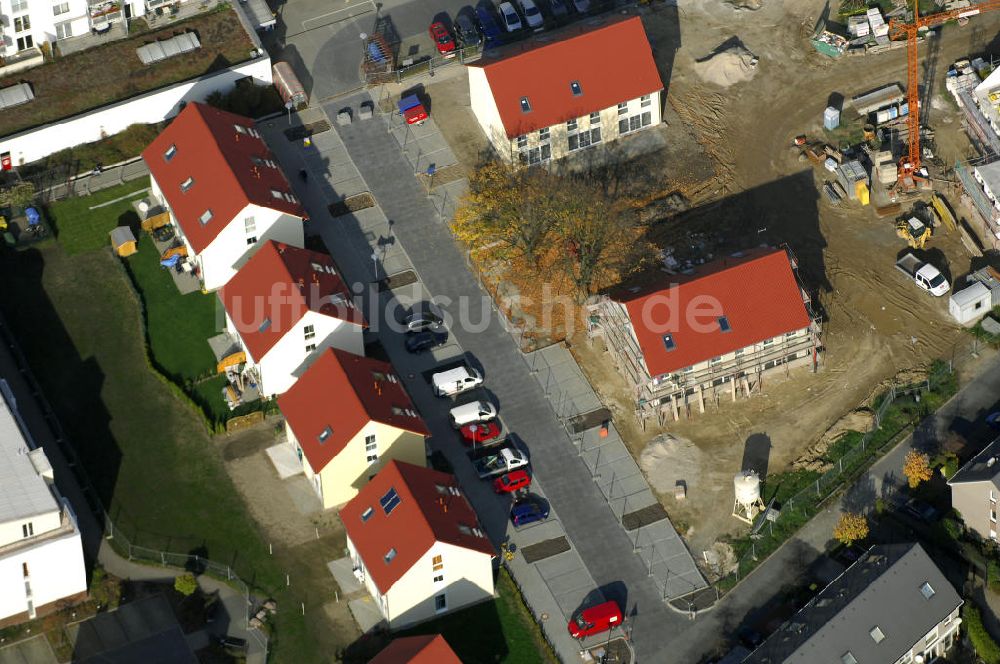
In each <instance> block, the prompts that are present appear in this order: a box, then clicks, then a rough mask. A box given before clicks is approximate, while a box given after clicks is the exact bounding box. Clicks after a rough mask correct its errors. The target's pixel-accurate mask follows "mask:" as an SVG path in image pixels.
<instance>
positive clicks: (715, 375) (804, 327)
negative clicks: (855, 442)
mask: <svg viewBox="0 0 1000 664" xmlns="http://www.w3.org/2000/svg"><path fill="white" fill-rule="evenodd" d="M809 304H810V299H809V296H808V294H807V293H806V291H805V290H804V289H803V288H802V286H801V285H800V284H799V281H798V278H797V276H796V264H795V262H794V260H793V258H792V257H790V256H789V254H788V253H787V252H786V251H785V250H784V249H765V248H760V249H754V250H751V251H747V252H741V253H735V254H732V255H730V256H727V257H726V258H723V259H720V260H716V261H713V262H711V263H706V264H705V265H702V266H700V267H698V268H696V269H695V270H694V272H693V273H691V274H687V275H674V276H671V277H669V278H663V279H658V280H657V283H655V284H652V285H650V286H647V287H639V286H637V287H634V288H626V289H622V290H621V291H620V292H617V293H614V294H611V295H609V296H606V297H604V298H602V300H601V301H600V302H599V303H598V304H597V305H595V306H594V308H593V310H594V313H596V314H597V317H596V319H591V320H592V323H591V324H592V329H591V333H592V334H598V335H603V336H604V339H605V341H606V343H607V347H608V350H609V351H610V352H611V356H612V358H613V359H614V362H615V364H616V366H617V367H618V370H619V371H620V372H621V373H622V375H623V376H624V377H625V378H626V380H627V381H628V384H629V386H630V387H631V388H632V390H633V396H634V398H635V400H636V412H637V414H638V415H639V417H640V418H642V417H645V416H648V415H651V414H655V415H656V416H657V418H658V419H659V420H660V421H663V420H664V419H665V418H666V419H679V418H680V417H681V415H682V414H685V415H688V414H690V412H691V406H692V405H694V406H696V407H697V408H698V409H699V411H700V412H705V400H706V399H714V400H716V401H717V402H719V403H721V402H722V399H721V397H723V396H725V397H728V398H731V399H732V400H733V401H735V400H736V398H737V395H738V394H743V395H749V394H750V393H752V392H753V391H754V390H755V389H758V388H759V386H760V384H761V381H762V380H763V378H764V376H765V375H767V374H769V373H774V372H777V371H787V370H788V369H790V368H792V367H794V366H798V365H803V364H809V365H811V366H814V365H815V364H816V363H817V361H818V351H819V348H820V340H819V333H820V328H819V320H818V318H816V317H815V316H814V315H813V313H812V312H811V311H810V307H809Z"/></svg>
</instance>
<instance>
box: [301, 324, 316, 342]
mask: <svg viewBox="0 0 1000 664" xmlns="http://www.w3.org/2000/svg"><path fill="white" fill-rule="evenodd" d="M302 334H303V335H304V336H305V338H306V341H309V340H310V339H312V338H313V337H315V336H316V326H315V325H306V326H305V327H304V328H302Z"/></svg>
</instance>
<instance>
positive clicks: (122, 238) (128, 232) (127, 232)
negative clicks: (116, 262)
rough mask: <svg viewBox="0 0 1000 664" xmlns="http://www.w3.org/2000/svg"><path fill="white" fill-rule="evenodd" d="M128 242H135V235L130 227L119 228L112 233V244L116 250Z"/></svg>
mask: <svg viewBox="0 0 1000 664" xmlns="http://www.w3.org/2000/svg"><path fill="white" fill-rule="evenodd" d="M126 242H135V235H133V234H132V229H131V228H129V227H128V226H118V227H117V228H115V229H114V230H113V231H111V244H113V245H114V246H115V247H116V248H117V247H120V246H122V245H123V244H125V243H126Z"/></svg>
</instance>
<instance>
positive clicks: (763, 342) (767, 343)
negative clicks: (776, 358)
mask: <svg viewBox="0 0 1000 664" xmlns="http://www.w3.org/2000/svg"><path fill="white" fill-rule="evenodd" d="M773 343H774V339H764V340H763V341H761V342H760V345H761V346H770V345H771V344H773Z"/></svg>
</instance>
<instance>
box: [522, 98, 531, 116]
mask: <svg viewBox="0 0 1000 664" xmlns="http://www.w3.org/2000/svg"><path fill="white" fill-rule="evenodd" d="M521 112H522V113H531V102H530V101H528V98H527V97H521Z"/></svg>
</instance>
